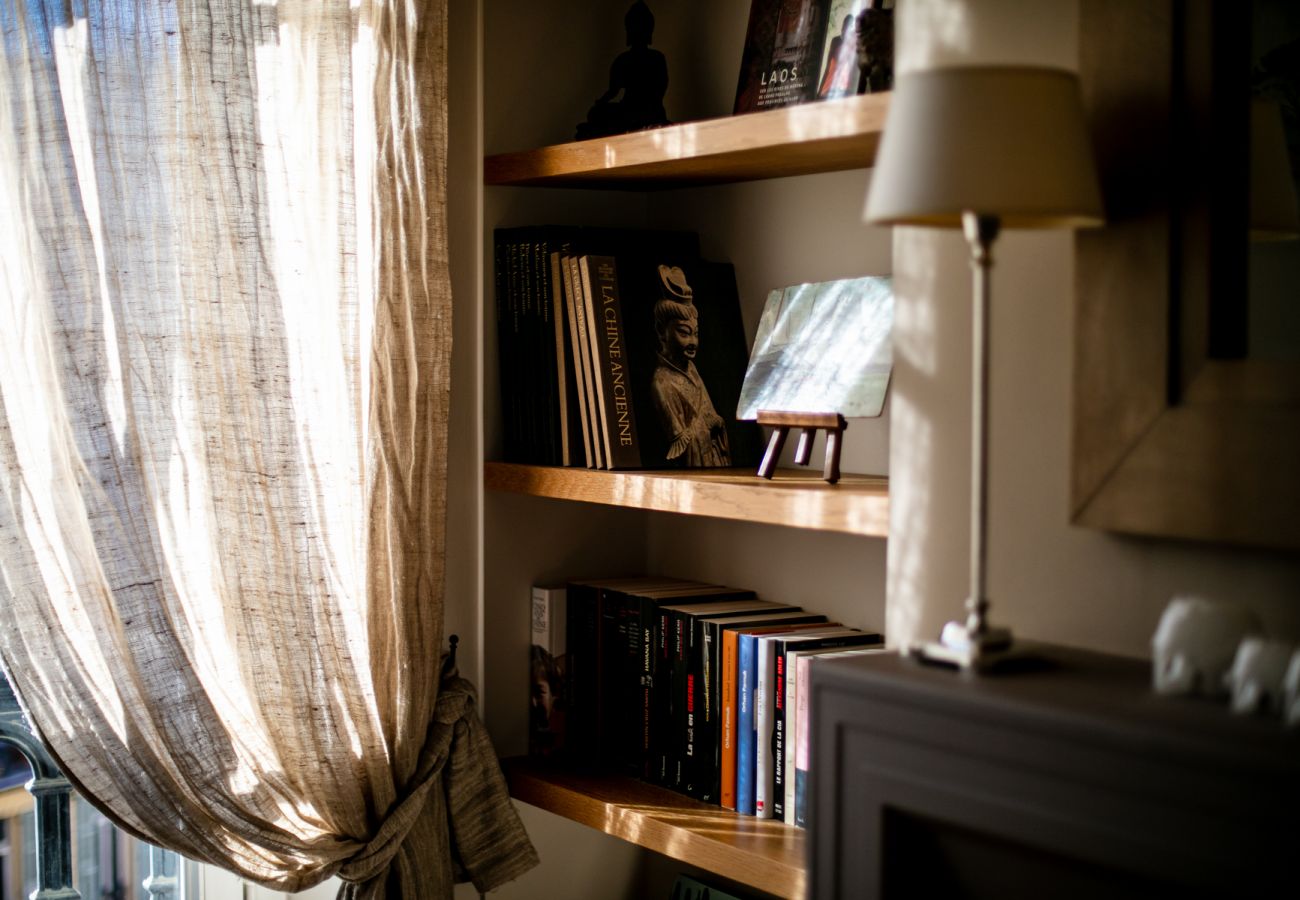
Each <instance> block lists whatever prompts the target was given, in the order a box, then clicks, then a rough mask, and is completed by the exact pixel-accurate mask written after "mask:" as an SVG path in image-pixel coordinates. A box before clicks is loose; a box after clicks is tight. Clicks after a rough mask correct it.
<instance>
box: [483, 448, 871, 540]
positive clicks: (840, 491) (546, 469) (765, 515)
mask: <svg viewBox="0 0 1300 900" xmlns="http://www.w3.org/2000/svg"><path fill="white" fill-rule="evenodd" d="M484 483H485V486H486V487H487V489H488V490H492V491H509V492H512V493H516V494H529V495H532V496H535V497H552V498H555V499H559V500H578V501H581V502H584V503H601V504H605V505H609V506H624V507H629V508H632V509H650V510H657V511H660V512H673V513H682V514H684V515H692V516H711V517H714V518H719V519H740V520H742V521H747V522H759V523H762V524H766V525H786V526H789V527H791V528H807V529H811V530H815V531H836V532H842V533H845V534H858V535H864V536H867V537H887V536H888V534H889V480H888V479H887V478H881V477H877V476H871V475H845V476H843V477H842V478H841V479H840V481H839V483H838V484H827V483H826V482H824V481H822V480H821V473H820V472H819V471H810V470H800V469H782V470H780V471H778V472H777V474H776V477H774V478H773V479H772V480H771V481H766V480H764V479H762V478H759V477H758V476H756V475H755V474H754V473H753V471H752V470H750V469H743V470H740V469H709V470H696V471H693V472H686V471H682V470H680V469H679V470H673V471H670V472H663V471H658V472H606V471H598V470H593V469H572V468H558V467H553V466H524V465H517V464H514V463H498V462H490V463H487V464H486V465H485V466H484Z"/></svg>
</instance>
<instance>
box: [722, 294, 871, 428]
mask: <svg viewBox="0 0 1300 900" xmlns="http://www.w3.org/2000/svg"><path fill="white" fill-rule="evenodd" d="M893 322H894V291H893V282H892V279H891V278H889V277H888V276H869V277H865V278H851V279H845V280H842V281H826V282H820V283H817V284H797V285H794V286H792V287H787V288H782V289H780V290H775V291H772V292H771V293H770V294H768V297H767V302H766V303H765V304H764V306H763V315H762V318H760V319H759V322H758V331H757V333H756V334H755V336H754V350H753V353H752V354H751V355H750V360H749V368H748V370H747V371H746V372H745V382H744V387H743V388H742V390H741V392H740V399H739V402H738V404H737V409H736V415H737V417H738V418H741V419H753V418H754V417H755V416H757V415H758V413H759V410H765V409H767V410H780V411H782V412H808V413H824V412H837V413H840V414H841V415H843V416H845V417H846V418H858V417H868V416H879V415H880V414H881V412H882V410H883V408H884V403H885V392H886V391H887V390H888V388H889V377H890V373H891V371H892V369H893V351H892V349H891V347H892V340H893V338H892V335H893Z"/></svg>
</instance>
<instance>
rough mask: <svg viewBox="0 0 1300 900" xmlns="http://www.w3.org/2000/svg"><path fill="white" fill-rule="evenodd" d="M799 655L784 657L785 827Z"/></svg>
mask: <svg viewBox="0 0 1300 900" xmlns="http://www.w3.org/2000/svg"><path fill="white" fill-rule="evenodd" d="M800 655H801V654H798V653H787V654H786V657H785V745H784V747H782V750H783V752H784V755H785V759H783V760H781V766H782V767H783V769H784V770H785V773H784V775H783V776H782V778H783V784H782V788H783V789H784V791H785V798H784V805H783V807H782V813H783V815H784V818H785V823H786V824H787V825H793V824H794V774H795V773H794V760H795V746H796V741H797V739H798V733H799V732H798V728H799V707H798V706H797V705H796V701H797V699H798V694H797V693H796V687H795V684H796V682H797V680H798V677H799V673H798V671H797V664H798V662H799V658H800Z"/></svg>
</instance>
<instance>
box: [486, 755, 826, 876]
mask: <svg viewBox="0 0 1300 900" xmlns="http://www.w3.org/2000/svg"><path fill="white" fill-rule="evenodd" d="M501 766H502V768H503V769H504V770H505V774H506V781H507V782H508V783H509V785H510V795H511V796H512V797H514V798H515V799H517V800H521V801H523V802H524V803H528V804H531V805H532V806H536V807H538V808H539V809H544V810H546V811H547V812H551V813H554V814H555V815H558V816H563V817H564V818H566V819H572V820H573V821H575V822H580V823H582V824H583V825H587V826H589V827H591V828H595V829H596V830H598V831H603V832H605V833H606V834H611V835H614V836H615V837H618V838H622V839H623V840H625V841H629V842H631V843H633V844H636V845H637V846H639V847H645V848H646V849H648V850H654V851H655V852H657V853H662V854H664V855H665V856H668V857H671V858H672V859H676V860H680V861H682V862H685V863H689V864H690V865H693V866H699V867H700V868H701V869H705V870H707V871H710V872H713V873H716V874H717V875H719V876H721V877H723V878H729V879H731V880H732V881H736V882H739V883H741V884H745V885H748V886H750V887H753V888H757V889H758V890H761V891H766V892H767V893H770V894H775V895H777V896H779V897H789V898H802V897H803V896H804V884H805V880H806V879H805V874H804V854H805V837H806V834H805V832H804V831H803V830H802V829H799V828H793V827H791V826H788V825H783V824H779V823H777V822H773V821H772V820H771V819H756V818H754V817H753V816H742V815H738V814H736V813H733V812H728V811H727V810H724V809H721V808H720V807H717V806H711V805H709V804H706V803H700V802H699V801H696V800H692V799H690V798H689V797H684V796H682V795H681V794H678V793H675V792H674V791H670V790H667V789H665V788H660V787H655V786H654V785H649V784H645V783H643V782H640V781H636V780H635V779H632V778H623V777H620V776H616V775H587V774H581V773H577V772H572V771H569V770H567V769H562V768H558V767H554V766H550V765H547V764H545V763H543V762H539V761H537V760H532V759H526V758H523V757H515V758H511V759H505V760H502V761H501Z"/></svg>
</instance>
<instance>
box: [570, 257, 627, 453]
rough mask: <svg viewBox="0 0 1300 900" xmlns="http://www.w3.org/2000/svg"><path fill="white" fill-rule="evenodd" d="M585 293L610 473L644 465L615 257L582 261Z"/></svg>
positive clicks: (585, 258) (591, 258) (586, 258)
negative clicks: (587, 297)
mask: <svg viewBox="0 0 1300 900" xmlns="http://www.w3.org/2000/svg"><path fill="white" fill-rule="evenodd" d="M582 271H583V289H584V290H585V291H588V292H590V295H591V296H590V302H591V309H592V321H593V322H595V323H596V332H595V335H594V336H593V343H594V345H595V347H596V351H597V360H596V367H597V368H596V373H597V375H598V376H599V377H598V379H597V382H598V383H597V387H596V392H597V394H598V395H599V396H600V403H601V421H603V422H604V423H605V449H606V450H607V451H608V454H609V461H610V465H609V467H610V468H611V469H631V468H636V467H637V466H639V465H641V445H640V442H639V440H638V438H637V429H636V415H635V413H634V412H633V410H632V393H631V392H632V379H631V377H630V376H629V374H628V366H627V362H628V357H627V341H626V333H625V328H624V323H623V310H622V304H621V303H620V302H619V290H618V267H617V264H616V262H615V260H614V258H613V257H612V256H586V257H583V268H582Z"/></svg>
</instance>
